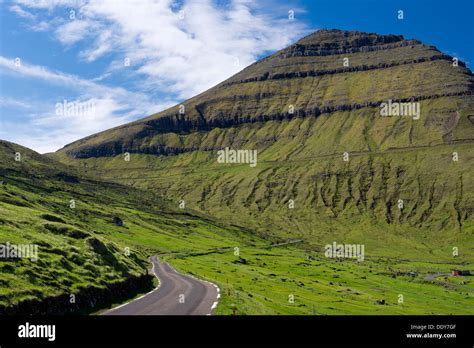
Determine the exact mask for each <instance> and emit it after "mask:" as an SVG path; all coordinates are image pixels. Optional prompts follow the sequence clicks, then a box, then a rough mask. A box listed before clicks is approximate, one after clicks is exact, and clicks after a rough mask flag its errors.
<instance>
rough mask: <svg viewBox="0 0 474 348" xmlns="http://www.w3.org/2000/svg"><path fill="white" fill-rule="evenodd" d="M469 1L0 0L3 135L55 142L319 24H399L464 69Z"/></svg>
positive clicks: (152, 106)
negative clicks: (456, 60)
mask: <svg viewBox="0 0 474 348" xmlns="http://www.w3.org/2000/svg"><path fill="white" fill-rule="evenodd" d="M399 11H403V19H399V18H398V17H399V14H400V12H399ZM473 13H474V1H471V0H459V1H456V2H451V1H444V0H429V1H428V0H417V1H413V0H403V1H402V0H361V1H355V0H307V1H305V0H284V1H282V0H254V1H252V0H227V1H225V0H179V1H172V0H0V139H3V140H8V141H11V142H14V143H17V144H20V145H23V146H26V147H29V148H31V149H33V150H35V151H38V152H40V153H46V152H52V151H56V150H58V149H59V148H61V147H63V146H64V145H66V144H68V143H71V142H73V141H75V140H77V139H80V138H83V137H85V136H88V135H91V134H94V133H97V132H99V131H103V130H106V129H109V128H111V127H115V126H118V125H120V124H123V123H126V122H130V121H134V120H137V119H140V118H143V117H145V116H148V115H150V114H153V113H156V112H159V111H162V110H164V109H166V108H168V107H170V106H173V105H176V104H179V103H181V102H182V101H184V100H186V99H188V98H190V97H192V96H194V95H196V94H199V93H201V92H203V91H205V90H206V89H208V88H210V87H212V86H214V85H216V84H217V83H219V82H221V81H223V80H225V79H226V78H228V77H230V76H232V75H233V74H235V73H236V72H238V71H240V70H242V69H243V68H245V67H246V66H248V65H249V64H251V63H253V62H255V61H256V60H258V59H260V58H262V57H265V56H266V55H269V54H271V53H272V52H275V51H276V50H279V49H281V48H284V47H286V46H288V45H290V44H292V43H294V42H295V41H297V40H298V39H299V38H301V37H302V36H305V35H308V34H309V33H311V32H313V31H316V30H318V29H323V28H325V29H343V30H358V31H366V32H376V33H380V34H402V35H404V37H405V38H415V39H419V40H421V41H423V42H424V43H426V44H430V45H434V46H436V47H437V48H438V49H440V50H441V51H443V52H445V53H447V54H450V55H452V56H454V57H457V58H458V59H459V60H461V61H464V62H465V63H466V64H467V65H468V67H470V68H471V70H472V68H473V67H474V26H473V24H472V16H473Z"/></svg>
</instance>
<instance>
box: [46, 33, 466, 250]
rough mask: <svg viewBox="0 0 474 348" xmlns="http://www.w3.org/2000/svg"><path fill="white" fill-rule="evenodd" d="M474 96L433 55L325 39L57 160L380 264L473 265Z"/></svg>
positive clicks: (414, 46) (391, 44) (426, 50)
mask: <svg viewBox="0 0 474 348" xmlns="http://www.w3.org/2000/svg"><path fill="white" fill-rule="evenodd" d="M345 58H347V60H345ZM345 62H346V63H347V64H344V63H345ZM473 92H474V77H473V74H472V72H471V71H470V70H469V69H467V68H466V67H465V65H464V64H463V63H462V62H459V64H458V65H457V66H454V65H453V60H452V57H450V56H448V55H446V54H443V53H442V52H440V51H438V50H437V49H436V48H435V47H433V46H429V45H425V44H423V43H421V42H419V41H417V40H405V39H404V38H403V37H401V36H396V35H376V34H367V33H360V32H345V31H339V30H322V31H318V32H316V33H314V34H312V35H309V36H307V37H305V38H303V39H302V40H300V41H299V42H297V43H296V44H294V45H292V46H290V47H288V48H286V49H283V50H281V51H279V52H277V53H275V54H273V55H271V56H270V57H267V58H265V59H263V60H261V61H259V62H257V63H255V64H253V65H251V66H249V67H248V68H246V69H244V70H242V71H241V72H240V73H238V74H236V75H235V76H233V77H231V78H230V79H228V80H226V81H224V82H222V83H221V84H219V85H218V86H216V87H214V88H211V89H210V90H208V91H206V92H204V93H202V94H200V95H198V96H196V97H194V98H191V99H190V100H188V101H186V102H184V103H183V104H182V105H181V106H176V107H174V108H171V109H168V110H165V111H163V112H161V113H159V114H156V115H152V116H150V117H147V118H145V119H143V120H140V121H136V122H133V123H130V124H127V125H124V126H121V127H117V128H114V129H112V130H109V131H105V132H102V133H99V134H97V135H93V136H90V137H88V138H85V139H82V140H79V141H77V142H75V143H72V144H70V145H68V146H66V147H64V148H63V149H61V150H60V151H59V152H58V153H56V154H54V155H53V156H55V157H56V158H58V159H59V160H61V161H63V162H64V163H68V164H72V165H74V166H77V167H78V168H81V170H83V171H84V172H85V173H88V174H89V175H94V176H96V177H99V178H105V179H107V180H110V181H116V182H120V183H122V184H127V185H131V186H136V187H142V188H152V189H155V190H156V191H157V192H161V193H164V194H165V196H166V197H167V198H169V199H172V200H174V201H175V202H176V204H177V202H178V201H179V200H184V201H185V202H186V205H187V206H188V207H190V208H192V209H198V210H201V211H202V212H205V213H207V214H210V215H212V216H216V217H218V218H220V219H222V220H223V221H228V222H232V223H234V224H238V225H243V226H246V227H249V228H252V229H253V230H255V231H258V233H259V234H260V235H261V236H268V235H276V236H280V237H285V238H287V237H301V238H304V239H305V240H307V241H310V242H312V243H313V247H314V248H315V249H316V250H317V249H319V250H320V249H321V247H322V246H323V245H325V244H326V243H331V242H332V241H333V240H347V241H350V242H354V241H358V242H359V243H365V244H366V245H368V250H370V251H367V253H371V254H372V255H392V256H394V255H398V256H400V255H403V254H406V253H413V254H416V255H418V254H421V255H424V256H426V257H433V255H436V257H449V256H450V255H451V249H452V248H453V246H456V245H462V249H463V254H464V255H469V256H471V257H472V255H473V250H474V249H473V247H474V242H473V233H474V230H473V219H472V211H473V206H474V200H473V195H472V192H474V191H473V188H474V187H473V181H472V180H471V179H470V172H471V170H470V169H471V165H472V159H473V156H474V152H473V144H472V143H473V140H474V125H473V122H474V97H473ZM389 100H391V101H392V102H397V101H399V102H415V103H419V107H420V115H419V116H420V117H419V118H417V117H409V116H392V117H383V116H381V108H380V105H381V103H388V102H389ZM180 110H181V112H180ZM226 147H229V148H232V149H252V150H257V151H258V164H257V166H256V167H251V166H249V165H248V164H244V165H242V164H241V165H237V164H221V163H218V162H217V152H218V151H219V150H221V149H224V148H226ZM127 152H128V153H131V160H130V161H129V162H127V161H124V157H123V156H124V154H125V153H127ZM344 153H347V155H348V158H346V159H348V161H345V160H344V159H345V158H344ZM453 158H457V159H458V160H457V161H454V160H453ZM290 200H293V201H294V208H293V209H290V208H289V201H290ZM399 206H400V207H401V208H400V207H399Z"/></svg>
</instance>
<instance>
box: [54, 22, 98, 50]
mask: <svg viewBox="0 0 474 348" xmlns="http://www.w3.org/2000/svg"><path fill="white" fill-rule="evenodd" d="M94 27H95V25H94V23H93V22H90V21H87V20H72V21H69V22H67V23H66V24H63V25H61V26H60V27H59V28H58V29H56V37H57V38H58V40H59V41H60V42H61V43H63V44H67V45H71V44H74V43H76V42H78V41H81V40H83V39H85V38H86V36H87V35H88V33H90V32H91V30H92V29H94Z"/></svg>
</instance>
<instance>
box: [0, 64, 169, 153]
mask: <svg viewBox="0 0 474 348" xmlns="http://www.w3.org/2000/svg"><path fill="white" fill-rule="evenodd" d="M0 69H1V70H2V71H4V72H8V73H9V74H11V75H13V76H16V77H17V78H25V79H32V80H33V81H35V80H40V81H43V82H47V83H49V84H53V85H59V86H63V87H65V88H67V89H68V90H70V91H73V92H74V93H75V94H76V95H77V97H76V98H75V99H74V100H67V102H74V103H90V104H93V106H94V107H93V112H91V113H88V112H85V113H78V114H72V115H67V116H65V115H61V114H57V113H56V104H57V103H63V100H56V99H55V98H57V97H55V96H52V99H49V100H43V101H41V102H39V101H36V102H35V105H34V107H32V106H31V104H30V103H29V101H27V100H18V99H12V98H7V97H2V98H0V106H6V107H11V106H13V107H16V108H24V109H25V108H29V109H30V111H31V110H33V111H32V112H31V113H29V114H27V116H28V117H29V121H27V122H21V123H20V124H18V123H12V122H7V121H4V122H1V123H0V124H1V126H2V127H1V128H0V138H2V139H8V140H10V141H13V142H17V143H19V144H21V145H24V146H28V147H31V148H33V149H35V150H36V151H39V152H51V151H55V150H57V149H58V148H60V147H62V146H64V145H65V144H67V143H70V142H72V141H74V140H77V139H80V138H83V137H85V136H88V135H91V134H93V133H97V132H100V131H103V130H106V129H109V128H111V127H115V126H118V125H120V124H123V123H126V122H129V121H132V120H134V119H137V118H140V117H145V116H148V115H150V114H152V113H154V112H157V111H160V110H163V109H165V108H167V107H170V106H172V105H174V104H176V102H175V101H173V100H164V101H162V102H159V103H154V102H152V101H150V100H149V98H148V97H147V96H146V95H144V94H141V93H138V92H131V91H128V90H126V89H124V88H120V87H109V86H105V85H102V84H100V83H97V82H94V81H90V80H84V79H82V78H80V77H78V76H75V75H71V74H65V73H62V72H58V71H51V70H49V69H47V68H45V67H42V66H38V65H33V64H28V63H25V62H22V63H21V65H20V66H17V65H15V60H14V59H9V58H6V57H3V56H0Z"/></svg>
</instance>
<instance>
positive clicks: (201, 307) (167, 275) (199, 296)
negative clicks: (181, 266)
mask: <svg viewBox="0 0 474 348" xmlns="http://www.w3.org/2000/svg"><path fill="white" fill-rule="evenodd" d="M151 262H152V263H153V272H154V274H155V276H156V277H157V278H158V280H159V281H160V284H159V285H158V287H157V288H156V289H154V290H153V291H151V292H149V293H148V294H146V295H143V296H141V297H139V298H137V299H135V300H133V301H131V302H128V303H126V304H124V305H121V306H118V307H115V308H113V309H111V310H109V311H107V312H105V313H103V315H210V314H212V311H213V309H214V308H215V306H216V305H217V301H218V298H219V297H220V295H219V289H218V287H217V286H216V285H214V284H212V283H209V282H206V281H202V280H199V279H196V278H193V277H191V276H187V275H183V274H180V273H178V272H177V271H176V270H175V269H173V268H172V267H171V266H169V265H168V264H166V263H162V262H160V261H159V260H158V258H157V257H155V256H153V257H152V258H151Z"/></svg>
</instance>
